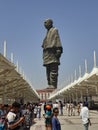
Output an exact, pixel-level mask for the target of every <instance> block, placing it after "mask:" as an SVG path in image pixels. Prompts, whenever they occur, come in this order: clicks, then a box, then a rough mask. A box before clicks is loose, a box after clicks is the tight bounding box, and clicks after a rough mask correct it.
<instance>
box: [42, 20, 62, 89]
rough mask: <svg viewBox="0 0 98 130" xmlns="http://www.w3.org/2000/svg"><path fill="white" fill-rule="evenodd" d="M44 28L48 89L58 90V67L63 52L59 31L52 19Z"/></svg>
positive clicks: (44, 54)
mask: <svg viewBox="0 0 98 130" xmlns="http://www.w3.org/2000/svg"><path fill="white" fill-rule="evenodd" d="M44 26H45V28H46V29H47V33H46V36H45V38H44V40H43V44H42V48H43V66H45V67H46V75H47V81H48V85H49V87H48V88H53V89H56V88H57V82H58V69H59V68H58V66H59V65H60V57H61V54H62V52H63V48H62V45H61V41H60V37H59V33H58V29H57V28H55V27H54V26H53V21H52V19H46V20H45V22H44Z"/></svg>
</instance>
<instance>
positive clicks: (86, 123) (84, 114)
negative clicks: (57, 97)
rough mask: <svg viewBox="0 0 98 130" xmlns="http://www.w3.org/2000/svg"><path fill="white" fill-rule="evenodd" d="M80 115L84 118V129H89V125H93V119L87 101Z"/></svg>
mask: <svg viewBox="0 0 98 130" xmlns="http://www.w3.org/2000/svg"><path fill="white" fill-rule="evenodd" d="M80 117H81V119H82V123H83V126H84V130H88V127H89V125H91V121H90V118H89V109H88V104H87V102H85V103H84V104H83V107H82V109H81V112H80Z"/></svg>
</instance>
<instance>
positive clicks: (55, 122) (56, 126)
mask: <svg viewBox="0 0 98 130" xmlns="http://www.w3.org/2000/svg"><path fill="white" fill-rule="evenodd" d="M58 114H59V109H58V108H54V109H53V117H52V130H61V124H60V121H59V119H58V118H57V116H58Z"/></svg>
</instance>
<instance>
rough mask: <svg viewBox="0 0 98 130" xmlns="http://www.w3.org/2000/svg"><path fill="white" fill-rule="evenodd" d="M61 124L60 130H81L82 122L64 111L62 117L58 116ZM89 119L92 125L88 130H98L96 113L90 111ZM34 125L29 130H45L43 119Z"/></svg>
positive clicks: (36, 120) (97, 115) (37, 120)
mask: <svg viewBox="0 0 98 130" xmlns="http://www.w3.org/2000/svg"><path fill="white" fill-rule="evenodd" d="M58 118H59V120H60V123H61V130H83V126H82V121H81V119H80V117H79V116H78V115H75V116H67V113H66V111H65V110H64V115H63V116H58ZM90 118H91V122H92V125H91V126H90V127H89V130H98V112H97V111H90ZM34 121H35V123H34V124H33V125H32V126H31V128H30V130H45V124H44V118H43V117H42V118H41V119H40V120H39V119H37V118H36V119H35V120H34Z"/></svg>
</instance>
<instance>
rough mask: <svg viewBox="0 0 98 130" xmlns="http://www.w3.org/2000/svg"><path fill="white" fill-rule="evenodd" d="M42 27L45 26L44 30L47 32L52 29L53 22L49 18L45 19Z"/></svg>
mask: <svg viewBox="0 0 98 130" xmlns="http://www.w3.org/2000/svg"><path fill="white" fill-rule="evenodd" d="M44 26H45V28H47V29H48V30H49V29H50V28H51V27H53V20H52V19H50V18H49V19H46V20H45V21H44Z"/></svg>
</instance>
